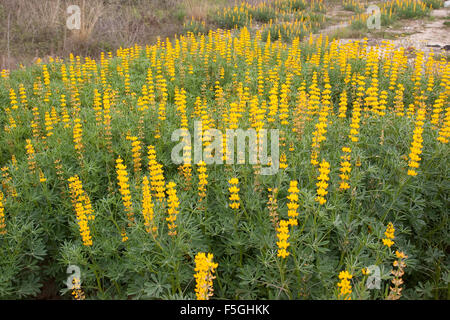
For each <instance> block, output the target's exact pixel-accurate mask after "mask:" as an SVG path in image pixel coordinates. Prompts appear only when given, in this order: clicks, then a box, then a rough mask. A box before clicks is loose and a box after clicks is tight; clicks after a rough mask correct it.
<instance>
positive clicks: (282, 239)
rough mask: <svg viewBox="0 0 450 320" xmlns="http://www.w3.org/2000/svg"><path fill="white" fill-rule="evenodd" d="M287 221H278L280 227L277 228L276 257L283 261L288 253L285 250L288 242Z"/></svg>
mask: <svg viewBox="0 0 450 320" xmlns="http://www.w3.org/2000/svg"><path fill="white" fill-rule="evenodd" d="M289 225H290V223H289V221H287V220H280V225H279V227H278V228H277V232H278V234H277V238H278V240H279V241H277V246H278V254H277V256H278V257H281V258H282V259H285V258H286V257H287V256H289V252H288V251H287V250H286V249H287V247H289V245H290V244H289V242H288V241H287V240H288V239H289Z"/></svg>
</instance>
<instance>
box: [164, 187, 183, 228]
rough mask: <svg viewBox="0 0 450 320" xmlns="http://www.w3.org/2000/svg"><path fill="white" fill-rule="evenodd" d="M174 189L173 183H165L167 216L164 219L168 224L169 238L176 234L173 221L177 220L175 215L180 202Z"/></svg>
mask: <svg viewBox="0 0 450 320" xmlns="http://www.w3.org/2000/svg"><path fill="white" fill-rule="evenodd" d="M175 187H176V183H175V182H172V181H170V182H169V183H167V205H168V209H167V213H168V214H169V216H168V217H167V218H166V221H167V222H168V228H169V236H175V235H176V234H177V230H175V228H176V227H177V225H176V224H175V221H176V220H177V215H178V212H179V211H178V210H177V209H178V206H179V205H180V202H179V201H178V197H177V191H176V189H175Z"/></svg>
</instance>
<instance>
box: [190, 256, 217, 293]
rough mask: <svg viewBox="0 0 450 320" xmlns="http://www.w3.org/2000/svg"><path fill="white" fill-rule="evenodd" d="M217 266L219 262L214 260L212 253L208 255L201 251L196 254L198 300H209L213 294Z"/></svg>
mask: <svg viewBox="0 0 450 320" xmlns="http://www.w3.org/2000/svg"><path fill="white" fill-rule="evenodd" d="M217 267H218V264H217V263H214V262H213V255H212V253H208V254H207V255H206V254H205V253H204V252H199V253H197V254H196V255H195V269H194V271H195V272H196V274H195V275H194V278H195V282H196V286H195V295H196V296H197V300H209V298H210V297H212V296H213V291H214V290H213V280H214V279H215V278H216V277H215V276H214V273H215V271H216V269H217Z"/></svg>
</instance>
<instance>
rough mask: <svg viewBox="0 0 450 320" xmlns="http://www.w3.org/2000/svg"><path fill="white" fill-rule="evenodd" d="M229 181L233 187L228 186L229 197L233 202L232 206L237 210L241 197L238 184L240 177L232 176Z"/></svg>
mask: <svg viewBox="0 0 450 320" xmlns="http://www.w3.org/2000/svg"><path fill="white" fill-rule="evenodd" d="M228 183H230V184H231V187H229V188H228V191H229V192H230V197H229V198H228V199H229V200H230V201H231V203H230V204H229V206H230V208H232V209H234V210H237V209H239V207H240V205H241V204H240V202H239V201H240V198H239V194H238V192H239V188H238V187H237V184H238V183H239V180H238V178H231V179H230V180H228Z"/></svg>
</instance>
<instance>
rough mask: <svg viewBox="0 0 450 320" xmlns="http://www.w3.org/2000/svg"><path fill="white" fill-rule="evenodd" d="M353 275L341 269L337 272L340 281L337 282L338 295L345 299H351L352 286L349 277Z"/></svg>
mask: <svg viewBox="0 0 450 320" xmlns="http://www.w3.org/2000/svg"><path fill="white" fill-rule="evenodd" d="M352 277H353V276H352V275H351V274H350V273H349V272H348V271H341V272H340V273H339V279H341V281H340V282H339V283H338V284H337V286H338V287H339V297H340V298H343V299H345V300H351V294H352V286H351V284H350V281H349V280H350V279H351V278H352Z"/></svg>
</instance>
